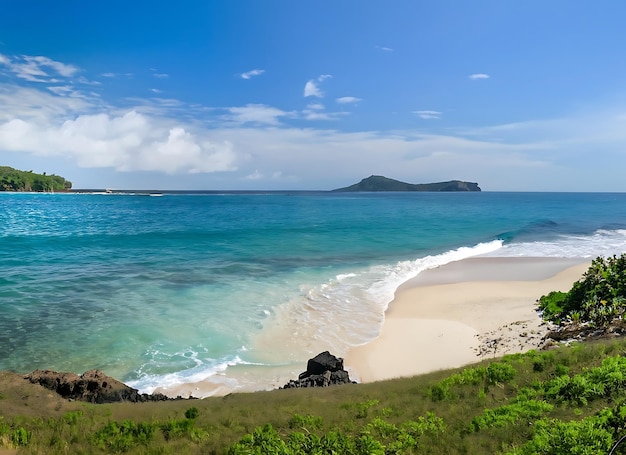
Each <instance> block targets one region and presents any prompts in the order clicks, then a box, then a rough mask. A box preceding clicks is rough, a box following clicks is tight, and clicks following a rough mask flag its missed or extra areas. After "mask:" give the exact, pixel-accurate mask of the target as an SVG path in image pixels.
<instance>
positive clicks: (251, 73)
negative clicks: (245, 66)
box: [241, 69, 265, 79]
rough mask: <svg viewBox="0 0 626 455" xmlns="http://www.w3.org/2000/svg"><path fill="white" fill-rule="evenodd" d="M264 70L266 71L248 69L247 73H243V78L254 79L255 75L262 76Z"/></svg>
mask: <svg viewBox="0 0 626 455" xmlns="http://www.w3.org/2000/svg"><path fill="white" fill-rule="evenodd" d="M264 72H265V70H260V69H253V70H251V71H247V72H245V73H241V78H242V79H252V78H253V77H254V76H260V75H261V74H263V73H264Z"/></svg>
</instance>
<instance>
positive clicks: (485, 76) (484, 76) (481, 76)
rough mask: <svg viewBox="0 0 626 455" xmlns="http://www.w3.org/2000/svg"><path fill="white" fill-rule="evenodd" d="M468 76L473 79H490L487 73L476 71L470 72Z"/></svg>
mask: <svg viewBox="0 0 626 455" xmlns="http://www.w3.org/2000/svg"><path fill="white" fill-rule="evenodd" d="M468 77H469V78H470V79H471V80H473V81H475V80H477V79H489V77H490V76H489V75H488V74H485V73H475V74H470V75H469V76H468Z"/></svg>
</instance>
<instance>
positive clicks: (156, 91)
mask: <svg viewBox="0 0 626 455" xmlns="http://www.w3.org/2000/svg"><path fill="white" fill-rule="evenodd" d="M150 91H151V92H152V93H163V90H159V89H158V88H151V89H150Z"/></svg>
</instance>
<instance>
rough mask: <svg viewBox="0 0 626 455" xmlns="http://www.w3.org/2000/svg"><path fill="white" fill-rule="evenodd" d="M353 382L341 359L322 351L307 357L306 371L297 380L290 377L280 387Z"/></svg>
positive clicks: (290, 387)
mask: <svg viewBox="0 0 626 455" xmlns="http://www.w3.org/2000/svg"><path fill="white" fill-rule="evenodd" d="M353 383H354V382H353V381H351V380H350V376H349V375H348V372H347V371H346V370H344V368H343V359H341V358H339V357H335V356H334V355H332V354H331V353H330V352H328V351H324V352H322V353H320V354H318V355H316V356H315V357H313V358H312V359H309V361H308V362H307V366H306V371H305V372H304V373H301V374H300V376H298V379H297V380H293V379H292V380H291V381H289V382H288V383H287V384H285V385H284V386H283V387H282V388H283V389H293V388H304V387H328V386H331V385H338V384H353Z"/></svg>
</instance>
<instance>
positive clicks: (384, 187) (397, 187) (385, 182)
mask: <svg viewBox="0 0 626 455" xmlns="http://www.w3.org/2000/svg"><path fill="white" fill-rule="evenodd" d="M333 191H335V192H346V193H348V192H359V191H362V192H375V191H431V192H440V191H481V190H480V187H479V186H478V184H477V183H473V182H464V181H461V180H450V181H448V182H437V183H418V184H413V183H405V182H401V181H399V180H394V179H390V178H388V177H384V176H382V175H371V176H369V177H367V178H364V179H363V180H361V181H360V182H359V183H355V184H354V185H350V186H347V187H345V188H338V189H335V190H333Z"/></svg>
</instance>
